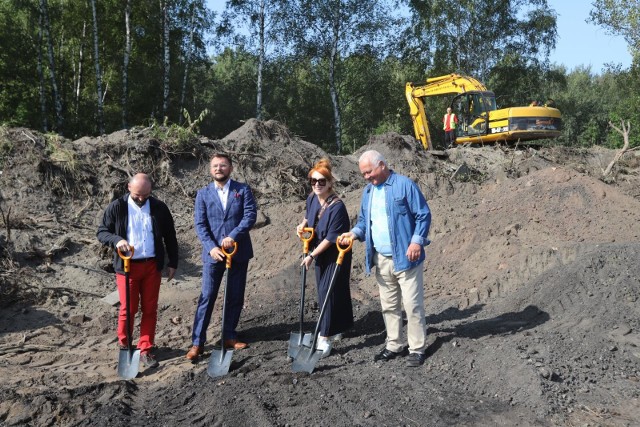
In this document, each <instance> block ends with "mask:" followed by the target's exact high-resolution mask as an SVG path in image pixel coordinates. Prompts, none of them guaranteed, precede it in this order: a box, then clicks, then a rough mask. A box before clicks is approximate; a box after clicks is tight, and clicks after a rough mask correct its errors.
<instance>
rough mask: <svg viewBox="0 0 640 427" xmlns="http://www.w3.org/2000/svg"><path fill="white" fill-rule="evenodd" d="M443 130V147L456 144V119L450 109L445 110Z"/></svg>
mask: <svg viewBox="0 0 640 427" xmlns="http://www.w3.org/2000/svg"><path fill="white" fill-rule="evenodd" d="M443 124H444V126H443V129H444V145H445V147H453V146H454V145H455V143H456V125H457V124H458V117H457V116H456V115H455V114H453V113H452V112H451V107H448V108H447V114H445V115H444V119H443Z"/></svg>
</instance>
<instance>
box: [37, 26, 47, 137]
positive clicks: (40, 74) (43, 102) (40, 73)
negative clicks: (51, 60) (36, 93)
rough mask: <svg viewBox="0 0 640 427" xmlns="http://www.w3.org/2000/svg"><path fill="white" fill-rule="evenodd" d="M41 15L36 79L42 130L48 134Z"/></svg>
mask: <svg viewBox="0 0 640 427" xmlns="http://www.w3.org/2000/svg"><path fill="white" fill-rule="evenodd" d="M42 22H43V19H42V14H40V17H39V18H38V24H39V30H38V77H39V79H40V114H42V130H43V131H44V132H49V123H48V121H47V98H46V96H45V89H44V73H43V71H42V38H43V36H42V32H43V28H42Z"/></svg>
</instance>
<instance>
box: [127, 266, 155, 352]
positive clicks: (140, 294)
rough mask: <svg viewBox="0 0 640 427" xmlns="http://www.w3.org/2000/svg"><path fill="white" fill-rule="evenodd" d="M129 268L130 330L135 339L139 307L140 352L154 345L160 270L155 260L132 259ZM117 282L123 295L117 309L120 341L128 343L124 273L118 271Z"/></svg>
mask: <svg viewBox="0 0 640 427" xmlns="http://www.w3.org/2000/svg"><path fill="white" fill-rule="evenodd" d="M130 265H131V268H130V271H129V304H130V309H129V310H130V311H129V314H130V319H129V332H130V333H131V337H132V339H133V325H134V323H135V322H134V319H135V317H136V313H138V307H140V309H141V311H142V316H141V319H140V339H139V340H138V349H140V352H141V353H144V352H147V351H149V350H150V349H151V347H153V345H154V342H155V336H156V322H157V320H158V296H159V295H160V280H161V279H162V275H161V273H160V272H159V271H158V270H157V264H156V261H155V260H149V261H145V262H139V263H138V262H132V263H131V264H130ZM116 284H117V285H118V294H119V295H120V312H119V313H118V342H119V344H120V345H124V346H126V345H127V330H126V329H125V325H126V323H127V311H126V299H125V298H126V294H125V280H124V274H116Z"/></svg>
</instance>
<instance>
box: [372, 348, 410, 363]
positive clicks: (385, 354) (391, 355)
mask: <svg viewBox="0 0 640 427" xmlns="http://www.w3.org/2000/svg"><path fill="white" fill-rule="evenodd" d="M406 354H407V350H406V349H403V350H401V351H391V350H387V349H386V348H384V349H382V351H381V352H380V353H378V354H376V355H375V357H374V358H373V360H374V362H377V361H379V360H384V361H385V362H388V361H389V360H391V359H395V358H396V357H400V356H405V355H406Z"/></svg>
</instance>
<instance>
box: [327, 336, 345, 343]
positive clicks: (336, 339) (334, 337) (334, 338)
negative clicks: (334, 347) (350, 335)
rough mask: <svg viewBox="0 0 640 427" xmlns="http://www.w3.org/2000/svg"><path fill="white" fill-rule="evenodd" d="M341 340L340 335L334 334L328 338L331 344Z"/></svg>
mask: <svg viewBox="0 0 640 427" xmlns="http://www.w3.org/2000/svg"><path fill="white" fill-rule="evenodd" d="M341 339H342V334H335V335H332V336H330V337H329V340H330V341H331V342H336V341H340V340H341Z"/></svg>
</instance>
